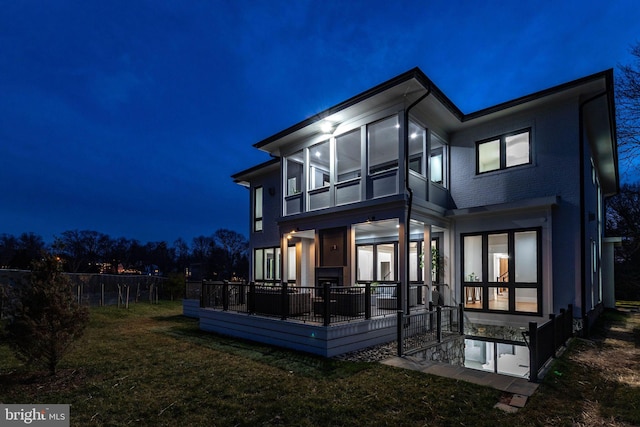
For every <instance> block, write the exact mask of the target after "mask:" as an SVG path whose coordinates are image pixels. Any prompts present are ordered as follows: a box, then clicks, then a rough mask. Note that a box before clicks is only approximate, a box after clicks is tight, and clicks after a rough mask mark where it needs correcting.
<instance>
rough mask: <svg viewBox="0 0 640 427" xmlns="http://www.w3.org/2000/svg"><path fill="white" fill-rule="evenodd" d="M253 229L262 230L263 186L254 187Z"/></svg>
mask: <svg viewBox="0 0 640 427" xmlns="http://www.w3.org/2000/svg"><path fill="white" fill-rule="evenodd" d="M253 231H262V187H256V188H254V189H253Z"/></svg>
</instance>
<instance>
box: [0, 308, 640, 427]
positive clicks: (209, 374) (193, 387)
mask: <svg viewBox="0 0 640 427" xmlns="http://www.w3.org/2000/svg"><path fill="white" fill-rule="evenodd" d="M180 313H181V305H180V302H161V304H160V305H149V304H137V305H133V306H131V307H130V309H129V310H126V309H117V308H115V307H107V308H94V309H92V310H91V322H90V326H89V328H88V329H87V331H86V333H85V335H84V337H83V338H82V339H81V341H80V342H79V343H78V344H77V345H76V347H75V348H74V350H73V351H72V352H71V353H70V354H69V355H68V357H66V358H65V359H64V360H63V362H62V364H61V366H60V374H59V375H58V376H57V377H56V378H50V377H43V376H41V375H38V374H37V373H36V374H30V373H26V372H25V371H24V370H23V368H22V366H21V364H20V363H19V362H18V361H17V360H15V359H14V358H13V356H12V355H11V353H10V352H9V350H8V349H7V348H6V346H4V345H0V402H3V403H68V404H71V405H72V407H71V424H72V425H78V426H86V425H129V424H133V425H149V426H162V425H167V426H198V425H199V426H269V425H290V426H364V425H366V426H385V425H388V426H414V425H415V426H422V425H443V426H452V425H467V426H482V425H486V426H495V425H499V424H501V425H572V424H575V423H580V422H583V420H584V417H585V415H584V414H585V412H584V411H585V404H586V403H585V402H592V401H593V402H594V403H593V405H595V410H592V411H591V413H592V414H595V415H593V416H601V417H603V418H604V419H607V420H611V419H612V418H611V417H613V419H615V420H618V421H619V420H622V421H627V422H631V423H640V411H639V410H638V408H637V406H636V407H635V409H634V408H633V402H632V401H631V399H635V398H636V397H637V398H638V399H637V400H636V402H640V394H639V393H638V388H637V387H635V389H634V388H633V387H632V388H629V387H626V388H625V387H623V386H616V387H614V385H615V384H614V385H611V384H610V386H609V387H608V388H607V387H604V386H601V387H602V388H601V389H600V390H601V392H603V393H607V394H608V395H611V393H614V392H615V391H617V392H620V393H626V394H627V395H629V396H628V399H625V400H624V404H625V405H627V406H629V405H631V409H629V408H628V407H627V408H626V409H625V411H622V412H621V414H622V415H616V411H617V409H618V408H617V407H616V403H615V399H609V400H614V401H613V402H609V401H606V402H607V404H606V408H605V407H604V405H600V404H599V403H598V402H599V400H598V398H605V397H606V396H604V395H602V396H601V395H600V394H598V393H599V391H598V387H597V386H596V389H595V391H594V387H593V384H594V383H597V382H598V381H601V380H602V379H601V378H600V375H601V374H602V373H601V372H594V370H593V369H589V366H588V364H587V363H586V362H585V365H584V366H582V365H581V363H580V361H579V360H577V359H576V360H573V359H572V358H571V357H573V356H572V355H581V354H583V351H588V350H590V349H591V347H593V346H595V344H591V343H590V342H583V341H577V342H576V343H575V344H574V345H573V346H572V349H571V350H570V351H569V352H568V353H567V354H565V356H563V357H562V358H561V359H560V360H559V361H558V362H557V366H555V367H554V370H553V371H554V372H555V373H552V374H550V375H547V378H546V379H545V382H544V383H543V384H542V386H541V387H540V389H539V391H538V392H537V393H536V394H535V395H534V396H533V397H532V398H531V399H530V400H529V403H528V404H527V406H526V407H525V408H524V409H522V410H520V411H519V412H518V413H516V414H506V413H503V412H502V411H499V410H497V409H494V408H493V406H494V405H495V404H496V403H497V402H498V401H499V400H500V397H501V392H499V391H496V390H493V389H490V388H485V387H480V386H475V385H472V384H468V383H464V382H459V381H455V380H449V379H446V378H440V377H434V376H430V375H426V374H422V373H419V372H413V371H407V370H402V369H396V368H391V367H388V366H384V365H381V364H378V363H354V362H344V361H335V360H329V359H324V358H320V357H314V356H309V355H305V354H301V353H296V352H291V351H286V350H281V349H276V348H272V347H268V346H264V345H258V344H252V343H247V342H242V341H238V340H233V339H229V338H224V337H220V336H216V335H212V334H209V333H203V332H201V331H199V329H198V323H197V321H195V320H191V319H187V318H184V317H182V316H181V315H180ZM583 346H586V347H584V349H583ZM595 348H596V349H597V346H595ZM598 384H600V383H598ZM600 400H602V399H600ZM629 402H631V404H630V403H629ZM635 405H637V403H636V404H635ZM587 409H588V408H587ZM591 409H593V408H591ZM612 414H613V415H612Z"/></svg>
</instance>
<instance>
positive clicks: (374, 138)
mask: <svg viewBox="0 0 640 427" xmlns="http://www.w3.org/2000/svg"><path fill="white" fill-rule="evenodd" d="M399 128H400V125H399V124H398V117H397V116H393V117H389V118H388V119H384V120H380V121H378V122H375V123H372V124H370V125H369V126H368V127H367V130H368V142H369V174H374V173H377V172H383V171H386V170H390V169H394V168H397V167H398V153H399V137H398V129H399Z"/></svg>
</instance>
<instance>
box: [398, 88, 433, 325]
mask: <svg viewBox="0 0 640 427" xmlns="http://www.w3.org/2000/svg"><path fill="white" fill-rule="evenodd" d="M430 93H431V85H429V86H428V87H427V92H426V93H425V94H424V95H422V96H421V97H420V98H418V99H416V100H415V101H413V103H411V105H409V106H408V107H407V108H406V110H405V111H404V123H403V124H404V141H403V142H404V188H405V191H406V193H407V194H408V195H409V199H408V200H407V210H406V216H405V222H404V277H405V282H406V283H405V286H404V288H405V292H406V294H405V298H404V301H406V304H405V307H404V311H405V313H406V314H409V312H410V310H409V304H410V296H409V290H410V284H411V280H410V277H411V276H410V274H409V269H410V263H409V251H410V249H411V248H410V246H411V245H410V242H409V239H410V237H411V233H410V231H409V223H410V221H411V209H412V208H413V190H412V189H411V186H409V112H410V111H411V109H412V108H413V107H415V106H416V105H418V103H420V102H421V101H422V100H423V99H425V98H426V97H427V96H429V94H430ZM425 155H426V153H425ZM425 247H426V245H425ZM401 300H402V299H401Z"/></svg>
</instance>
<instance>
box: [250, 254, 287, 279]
mask: <svg viewBox="0 0 640 427" xmlns="http://www.w3.org/2000/svg"><path fill="white" fill-rule="evenodd" d="M253 277H254V280H255V281H256V282H262V283H265V282H271V283H275V282H279V281H280V277H281V274H280V248H263V249H256V250H255V251H254V257H253Z"/></svg>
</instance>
